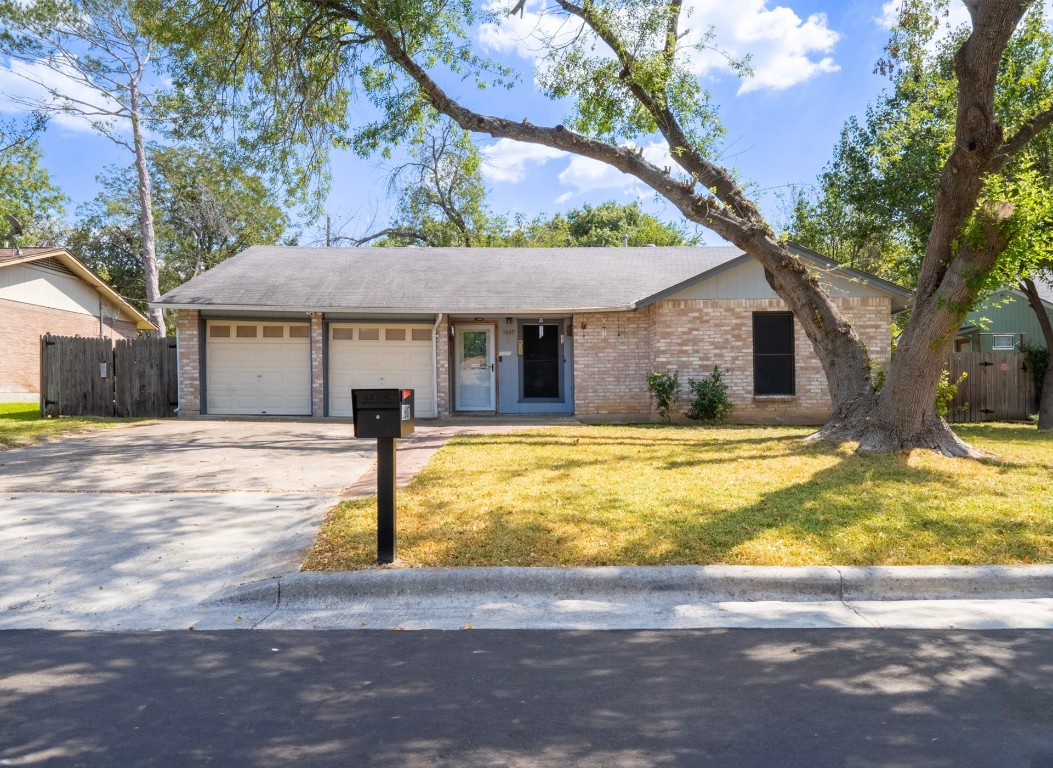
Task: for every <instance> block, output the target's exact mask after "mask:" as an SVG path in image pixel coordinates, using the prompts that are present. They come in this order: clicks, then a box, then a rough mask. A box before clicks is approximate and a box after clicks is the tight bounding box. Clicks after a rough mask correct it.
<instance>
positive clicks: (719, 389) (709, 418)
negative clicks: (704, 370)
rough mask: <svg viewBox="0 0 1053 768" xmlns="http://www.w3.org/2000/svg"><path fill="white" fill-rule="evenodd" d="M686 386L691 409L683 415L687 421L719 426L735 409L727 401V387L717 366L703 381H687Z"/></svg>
mask: <svg viewBox="0 0 1053 768" xmlns="http://www.w3.org/2000/svg"><path fill="white" fill-rule="evenodd" d="M687 386H688V388H689V389H690V390H691V409H690V410H689V411H687V413H685V414H684V415H685V416H687V417H688V418H689V419H694V420H695V421H702V422H705V423H707V424H720V423H721V422H722V421H724V420H725V419H727V418H728V416H730V415H731V412H732V410H734V408H735V406H734V405H732V403H731V401H730V400H728V385H727V384H726V383H725V381H724V372H723V371H722V370H720V366H719V365H715V366H713V373H711V374H710V375H709V376H707V377H706V378H704V379H700V380H698V381H696V380H695V379H688V380H687Z"/></svg>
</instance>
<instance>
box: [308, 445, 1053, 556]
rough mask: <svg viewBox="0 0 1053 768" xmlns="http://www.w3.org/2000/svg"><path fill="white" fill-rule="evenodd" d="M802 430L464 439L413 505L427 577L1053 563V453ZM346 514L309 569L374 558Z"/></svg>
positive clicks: (403, 500) (403, 525)
mask: <svg viewBox="0 0 1053 768" xmlns="http://www.w3.org/2000/svg"><path fill="white" fill-rule="evenodd" d="M808 432H809V430H808V429H806V428H795V427H779V428H772V427H728V428H722V429H715V428H701V427H661V426H637V427H585V426H581V427H577V426H574V427H554V428H549V429H541V430H537V431H530V432H516V433H514V434H507V435H477V436H470V437H461V438H456V439H454V440H451V441H450V442H449V443H448V444H447V445H446V446H445V447H444V448H443V449H442V450H441V451H440V452H439V453H438V454H437V455H436V456H435V458H434V459H433V460H432V461H431V462H430V463H429V464H428V466H427V467H426V468H425V470H424V471H423V472H421V474H420V475H418V476H417V478H416V479H415V480H414V481H413V483H412V484H411V485H410V486H409V487H408V488H406V489H404V490H402V491H400V492H399V497H398V504H399V510H398V514H399V525H398V529H399V540H398V543H399V558H400V561H401V562H402V563H403V564H405V565H411V566H469V565H518V566H552V565H554V566H574V565H678V564H697V565H701V564H715V563H724V564H749V565H837V564H839V565H908V564H980V563H1003V564H1008V563H1051V562H1053V437H1051V436H1050V435H1042V434H1040V433H1038V432H1037V431H1036V430H1035V428H1034V427H1029V426H1026V425H988V426H971V427H963V428H962V429H961V430H960V432H961V434H962V435H963V437H964V438H965V439H966V440H968V441H970V442H972V443H973V444H975V445H977V446H979V447H980V448H983V449H984V450H986V451H989V452H991V453H992V454H994V455H995V456H996V457H997V458H991V459H986V460H983V461H979V462H978V461H967V460H961V459H948V458H946V457H943V456H940V455H937V454H934V453H931V452H929V451H914V452H912V453H910V454H897V455H888V456H876V457H861V456H857V455H856V454H855V453H854V452H853V450H852V446H848V445H846V446H841V447H836V446H830V445H811V444H804V443H802V442H801V440H800V438H801V437H803V436H804V435H806V434H808ZM375 526H376V500H375V498H369V499H362V500H358V501H350V502H345V503H343V504H340V505H339V506H337V507H335V508H334V509H333V510H332V511H331V512H330V514H329V517H328V519H327V520H326V523H325V525H324V526H323V529H322V532H321V534H320V536H319V538H318V541H317V542H316V544H315V546H314V548H313V550H312V551H311V553H310V556H309V557H308V560H307V562H306V564H305V566H304V567H305V569H306V570H320V571H327V570H347V569H354V568H361V567H364V566H367V565H371V564H372V563H373V562H374V559H375V556H376V539H375V535H376V530H375Z"/></svg>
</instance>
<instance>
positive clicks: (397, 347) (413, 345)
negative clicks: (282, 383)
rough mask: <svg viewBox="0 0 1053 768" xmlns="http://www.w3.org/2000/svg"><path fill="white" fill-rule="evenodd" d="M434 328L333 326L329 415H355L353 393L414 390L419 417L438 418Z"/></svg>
mask: <svg viewBox="0 0 1053 768" xmlns="http://www.w3.org/2000/svg"><path fill="white" fill-rule="evenodd" d="M431 335H432V334H431V326H430V325H423V326H422V325H393V324H390V323H384V324H378V323H371V324H363V323H331V324H330V325H329V414H330V415H331V416H350V415H351V390H352V389H371V388H389V387H390V388H397V389H412V390H414V393H413V400H414V404H415V406H416V415H417V416H418V417H423V418H428V417H434V416H435V415H436V414H435V402H434V397H433V392H432V340H431Z"/></svg>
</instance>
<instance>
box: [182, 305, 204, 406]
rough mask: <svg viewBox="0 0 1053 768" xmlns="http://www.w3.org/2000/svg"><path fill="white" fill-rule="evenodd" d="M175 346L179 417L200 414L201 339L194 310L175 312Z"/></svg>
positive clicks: (196, 312) (196, 314)
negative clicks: (177, 359) (177, 366)
mask: <svg viewBox="0 0 1053 768" xmlns="http://www.w3.org/2000/svg"><path fill="white" fill-rule="evenodd" d="M176 345H177V347H178V353H179V415H180V416H196V415H198V414H199V413H201V379H200V375H201V357H200V350H201V339H200V337H199V315H198V311H197V310H196V309H180V310H177V311H176Z"/></svg>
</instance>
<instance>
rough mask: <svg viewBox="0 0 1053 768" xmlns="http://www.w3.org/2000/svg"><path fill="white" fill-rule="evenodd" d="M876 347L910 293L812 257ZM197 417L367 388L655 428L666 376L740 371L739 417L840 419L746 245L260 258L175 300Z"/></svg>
mask: <svg viewBox="0 0 1053 768" xmlns="http://www.w3.org/2000/svg"><path fill="white" fill-rule="evenodd" d="M798 253H799V255H800V256H801V257H802V258H803V259H804V261H805V262H806V263H807V264H809V265H810V266H812V267H814V268H815V269H816V272H817V274H818V275H819V276H820V279H821V280H822V281H823V282H824V283H825V284H826V285H827V286H828V289H829V290H830V291H831V293H832V295H833V296H834V297H835V301H836V302H837V304H838V305H839V306H840V307H841V309H842V311H843V312H844V314H845V315H846V316H847V317H848V318H849V319H850V321H851V322H852V324H853V326H854V327H855V329H856V330H857V332H858V333H859V335H860V337H861V338H862V339H863V341H864V342H865V343H866V344H867V347H868V349H869V351H870V354H871V355H872V356H873V357H874V358H875V359H877V360H887V359H888V357H889V349H890V344H891V336H890V321H891V315H892V313H893V312H898V311H900V310H902V309H904V307H905V306H906V304H907V302H908V301H909V299H910V296H911V294H910V293H909V292H908V291H906V290H905V289H902V288H899V287H897V286H894V285H892V284H890V283H887V282H885V281H883V280H880V279H878V278H875V277H872V276H870V275H866V274H864V273H861V272H858V271H855V270H851V269H845V268H839V267H837V265H836V264H835V263H834V262H832V261H830V260H828V259H825V258H823V257H821V256H818V255H816V254H813V253H811V252H808V251H804V250H800V249H798ZM157 306H160V307H163V308H164V309H175V310H177V312H178V321H177V336H178V343H179V360H180V381H179V400H180V413H181V414H197V413H207V414H211V415H224V414H282V415H300V416H315V417H321V416H350V415H351V389H352V388H353V387H405V388H413V389H415V390H416V405H417V415H418V416H421V417H433V416H436V415H447V414H451V413H454V414H473V413H475V414H478V413H502V414H524V413H546V414H559V413H565V414H576V415H578V416H579V417H583V418H586V419H590V420H597V421H602V420H637V421H640V420H647V419H651V418H654V416H655V414H656V412H655V410H654V407H653V404H652V403H651V401H650V398H649V396H648V391H647V384H646V378H647V374H648V373H650V372H651V371H653V370H662V371H666V370H669V371H671V370H679V371H680V375H681V379H682V381H684V384H685V388H686V382H687V379H688V378H689V377H694V378H699V377H702V376H705V375H708V374H709V373H710V372H711V371H712V370H713V366H715V365H719V366H720V367H721V368H723V369H724V370H725V371H726V372H727V381H728V384H729V385H730V396H731V399H732V400H733V401H734V403H735V409H736V410H735V415H734V418H735V419H736V420H740V421H754V422H798V423H815V422H821V421H823V420H824V419H826V418H827V416H828V413H829V409H830V400H829V396H828V394H827V390H826V379H825V376H824V374H823V371H822V368H821V366H820V364H819V361H818V359H817V358H816V356H815V354H814V352H813V350H812V347H811V344H810V343H809V341H808V340H807V338H806V337H805V335H804V333H803V331H802V330H801V328H800V325H799V324H798V323H796V322H795V321H794V318H793V316H792V315H791V314H790V313H788V312H787V311H786V307H785V305H784V304H783V302H782V300H781V299H779V298H778V297H777V296H776V295H775V293H774V292H773V291H772V289H771V288H770V287H769V286H768V284H767V282H766V281H765V279H764V273H763V269H762V268H761V266H760V264H759V263H758V262H756V261H755V260H754V259H753V258H752V257H750V256H748V255H746V254H744V253H743V252H742V251H740V250H739V249H737V248H730V247H716V248H654V247H646V248H559V249H546V248H501V249H486V248H428V249H423V248H278V247H254V248H250V249H249V250H247V251H245V252H243V253H241V254H239V255H237V256H235V257H233V258H231V259H229V260H227V261H225V262H223V263H222V264H220V265H219V266H217V267H215V268H214V269H212V270H210V271H208V272H205V273H203V274H201V275H199V276H197V277H195V278H194V279H192V280H190V281H189V282H187V283H185V284H183V285H181V286H179V287H178V288H176V289H174V290H172V291H170V292H168V293H167V294H165V295H164V296H163V297H162V298H161V300H160V302H158V305H157Z"/></svg>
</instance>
